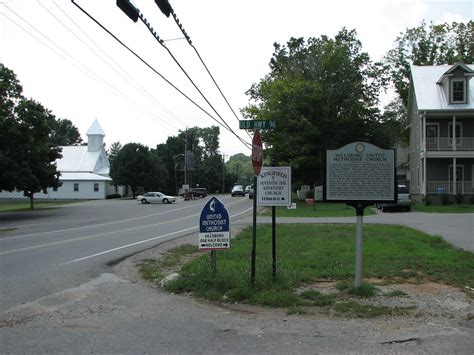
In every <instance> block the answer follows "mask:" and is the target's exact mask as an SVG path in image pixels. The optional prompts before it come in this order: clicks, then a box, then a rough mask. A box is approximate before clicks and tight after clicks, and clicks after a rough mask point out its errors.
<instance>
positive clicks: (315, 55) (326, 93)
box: [243, 29, 387, 183]
mask: <svg viewBox="0 0 474 355" xmlns="http://www.w3.org/2000/svg"><path fill="white" fill-rule="evenodd" d="M274 47H275V51H274V54H273V57H272V59H271V61H270V73H269V74H267V75H266V76H265V77H264V78H263V79H261V80H260V82H259V83H258V84H253V85H252V87H251V88H250V90H249V91H248V92H247V94H248V95H250V98H251V100H252V101H253V103H251V104H250V105H248V106H247V107H246V108H245V109H244V110H243V112H244V115H245V116H246V117H247V118H251V119H272V120H275V121H276V124H277V128H276V129H273V130H267V131H264V132H263V134H262V137H263V140H264V141H265V143H266V148H267V150H266V154H267V156H268V157H270V158H272V159H275V161H276V163H277V164H281V165H283V164H284V165H291V166H292V169H293V170H292V176H293V178H294V181H301V182H304V183H312V182H315V181H316V182H319V183H321V182H322V179H323V176H324V165H325V154H324V152H325V150H326V149H335V148H339V147H341V146H342V145H345V144H347V143H350V142H352V141H357V140H366V141H370V142H372V143H375V144H377V145H381V146H384V145H385V142H384V138H383V137H378V136H376V135H375V132H376V131H377V130H376V128H377V126H378V124H379V122H378V119H379V111H378V109H377V104H378V95H379V91H380V89H381V88H383V87H385V85H386V84H387V77H386V76H385V75H384V68H383V66H382V64H380V63H373V62H372V61H371V60H370V58H369V55H368V54H367V53H364V52H362V45H361V43H360V41H359V40H357V38H356V32H355V31H354V30H352V31H348V30H346V29H342V30H341V31H340V32H339V33H338V34H337V35H336V36H335V38H334V39H332V38H328V37H327V36H322V37H320V38H309V39H308V40H307V41H305V40H304V39H303V38H297V39H296V38H291V39H290V40H289V41H288V43H287V44H286V45H280V44H274Z"/></svg>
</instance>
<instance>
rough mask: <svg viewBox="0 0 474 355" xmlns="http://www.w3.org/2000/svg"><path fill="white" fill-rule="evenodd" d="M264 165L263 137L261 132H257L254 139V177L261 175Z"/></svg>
mask: <svg viewBox="0 0 474 355" xmlns="http://www.w3.org/2000/svg"><path fill="white" fill-rule="evenodd" d="M262 163H263V148H262V137H260V131H255V134H254V135H253V139H252V166H253V173H254V175H258V174H260V170H261V169H262Z"/></svg>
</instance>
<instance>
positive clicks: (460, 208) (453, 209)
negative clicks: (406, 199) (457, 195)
mask: <svg viewBox="0 0 474 355" xmlns="http://www.w3.org/2000/svg"><path fill="white" fill-rule="evenodd" d="M411 208H412V210H414V211H418V212H427V213H474V204H466V203H461V204H452V205H447V206H442V205H440V206H439V205H436V206H433V205H430V206H425V205H423V204H421V203H415V204H412V205H411Z"/></svg>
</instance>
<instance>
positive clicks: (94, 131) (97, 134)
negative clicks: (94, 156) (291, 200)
mask: <svg viewBox="0 0 474 355" xmlns="http://www.w3.org/2000/svg"><path fill="white" fill-rule="evenodd" d="M86 134H87V151H88V152H98V151H100V150H101V149H102V146H103V144H104V137H105V133H104V131H103V130H102V127H100V125H99V122H97V118H96V119H95V121H94V123H93V124H92V126H91V127H90V128H89V130H88V131H87V132H86Z"/></svg>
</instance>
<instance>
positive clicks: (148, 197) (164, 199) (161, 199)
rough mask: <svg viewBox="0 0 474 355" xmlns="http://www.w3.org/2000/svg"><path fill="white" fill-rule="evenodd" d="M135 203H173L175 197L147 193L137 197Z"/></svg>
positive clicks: (159, 193) (158, 193)
mask: <svg viewBox="0 0 474 355" xmlns="http://www.w3.org/2000/svg"><path fill="white" fill-rule="evenodd" d="M137 201H138V202H140V203H142V204H146V203H173V202H175V201H176V197H174V196H168V195H165V194H164V193H161V192H147V193H145V194H143V195H140V196H138V197H137Z"/></svg>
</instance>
